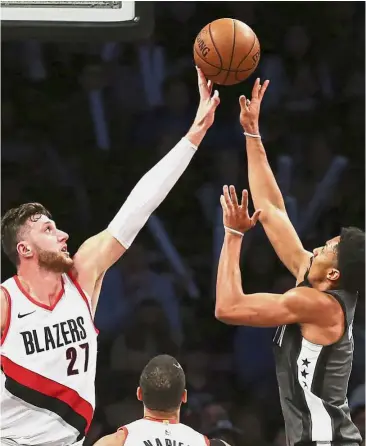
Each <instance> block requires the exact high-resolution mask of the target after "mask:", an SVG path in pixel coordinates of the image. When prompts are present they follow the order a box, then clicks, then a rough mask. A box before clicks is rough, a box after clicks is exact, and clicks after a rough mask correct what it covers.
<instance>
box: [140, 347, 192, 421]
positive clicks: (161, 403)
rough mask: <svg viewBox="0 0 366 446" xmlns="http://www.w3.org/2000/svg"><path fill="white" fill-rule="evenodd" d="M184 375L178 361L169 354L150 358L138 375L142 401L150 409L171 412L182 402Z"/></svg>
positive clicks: (184, 384) (184, 383)
mask: <svg viewBox="0 0 366 446" xmlns="http://www.w3.org/2000/svg"><path fill="white" fill-rule="evenodd" d="M185 386H186V377H185V374H184V371H183V369H182V367H181V365H180V364H179V362H178V361H177V360H176V359H175V358H173V357H172V356H169V355H159V356H155V358H153V359H151V361H150V362H149V363H148V364H147V365H146V367H145V368H144V370H143V371H142V373H141V376H140V387H141V391H142V401H143V403H144V405H145V407H147V408H148V409H150V410H156V411H159V412H167V413H169V412H173V411H174V410H177V409H178V408H179V407H180V405H181V402H182V395H183V392H184V389H185Z"/></svg>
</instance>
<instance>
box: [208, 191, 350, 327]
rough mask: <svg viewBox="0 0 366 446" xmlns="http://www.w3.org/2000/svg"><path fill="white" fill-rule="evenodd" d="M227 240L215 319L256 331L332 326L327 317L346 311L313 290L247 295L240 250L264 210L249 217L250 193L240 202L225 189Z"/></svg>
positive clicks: (331, 299)
mask: <svg viewBox="0 0 366 446" xmlns="http://www.w3.org/2000/svg"><path fill="white" fill-rule="evenodd" d="M220 201H221V206H222V209H223V219H224V226H225V238H224V243H223V247H222V251H221V256H220V261H219V266H218V274H217V283H216V307H215V316H216V318H217V319H219V320H220V321H222V322H225V323H227V324H233V325H249V326H253V327H275V326H278V325H286V324H293V323H301V324H317V325H319V326H323V325H324V324H326V325H328V324H329V320H327V316H326V315H331V314H336V313H337V312H339V311H342V310H341V308H340V306H339V305H338V303H337V302H336V301H335V300H334V299H333V298H332V297H331V296H327V295H325V294H324V293H321V292H320V291H318V290H315V289H312V288H305V287H299V288H294V289H292V290H290V291H288V292H287V293H285V294H271V293H255V294H245V293H244V292H243V288H242V282H241V273H240V263H239V260H240V250H241V245H242V241H243V237H244V234H245V232H247V231H248V230H249V229H251V228H252V227H253V226H254V225H255V224H256V222H257V220H258V218H259V215H260V213H261V210H257V211H256V212H255V213H254V215H253V216H252V217H249V215H248V192H247V191H243V195H242V201H241V203H239V202H238V199H237V196H236V193H235V188H234V187H233V186H230V189H229V188H228V187H227V186H225V187H224V194H223V195H222V196H221V199H220Z"/></svg>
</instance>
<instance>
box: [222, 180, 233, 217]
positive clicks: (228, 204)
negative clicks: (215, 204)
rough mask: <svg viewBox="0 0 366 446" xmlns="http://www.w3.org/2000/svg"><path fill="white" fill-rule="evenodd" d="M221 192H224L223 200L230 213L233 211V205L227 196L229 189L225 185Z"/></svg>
mask: <svg viewBox="0 0 366 446" xmlns="http://www.w3.org/2000/svg"><path fill="white" fill-rule="evenodd" d="M223 191H224V198H225V203H226V206H227V207H228V209H229V210H230V211H231V210H232V209H233V203H232V201H231V198H230V195H229V188H228V187H227V186H226V185H225V186H224V188H223Z"/></svg>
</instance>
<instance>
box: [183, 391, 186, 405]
mask: <svg viewBox="0 0 366 446" xmlns="http://www.w3.org/2000/svg"><path fill="white" fill-rule="evenodd" d="M186 402H187V389H184V392H183V395H182V403H184V404H185V403H186Z"/></svg>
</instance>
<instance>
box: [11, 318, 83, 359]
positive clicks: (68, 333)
mask: <svg viewBox="0 0 366 446" xmlns="http://www.w3.org/2000/svg"><path fill="white" fill-rule="evenodd" d="M84 323H85V321H84V318H83V317H81V316H80V317H78V318H77V319H76V321H75V320H73V319H69V320H67V321H64V322H60V323H59V324H54V325H52V326H50V327H48V326H46V327H43V328H42V329H38V330H36V329H34V330H31V331H22V332H20V334H21V336H22V338H23V344H24V350H25V353H26V355H33V354H34V353H42V352H44V351H48V350H54V349H56V348H60V347H64V346H65V345H69V344H72V343H75V342H79V341H80V340H82V339H86V337H87V335H86V330H85V328H84Z"/></svg>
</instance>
